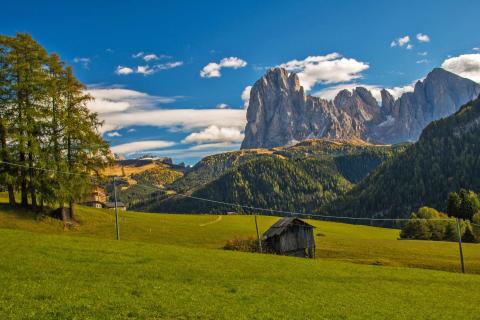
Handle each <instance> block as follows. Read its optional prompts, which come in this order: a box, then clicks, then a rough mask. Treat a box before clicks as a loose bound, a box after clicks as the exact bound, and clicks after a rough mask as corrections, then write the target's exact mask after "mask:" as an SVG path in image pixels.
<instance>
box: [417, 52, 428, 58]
mask: <svg viewBox="0 0 480 320" xmlns="http://www.w3.org/2000/svg"><path fill="white" fill-rule="evenodd" d="M418 55H419V56H422V57H425V56H427V55H428V52H427V51H423V52H419V53H418Z"/></svg>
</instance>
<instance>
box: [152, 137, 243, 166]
mask: <svg viewBox="0 0 480 320" xmlns="http://www.w3.org/2000/svg"><path fill="white" fill-rule="evenodd" d="M238 149H240V143H226V142H220V143H207V144H199V145H193V146H191V147H188V148H181V149H166V150H161V151H153V152H152V151H149V152H148V153H149V154H157V155H159V156H164V157H171V158H174V159H175V162H180V161H186V162H187V163H192V160H197V159H198V158H203V157H205V156H209V155H212V154H217V153H223V152H228V151H237V150H238ZM145 153H147V152H145Z"/></svg>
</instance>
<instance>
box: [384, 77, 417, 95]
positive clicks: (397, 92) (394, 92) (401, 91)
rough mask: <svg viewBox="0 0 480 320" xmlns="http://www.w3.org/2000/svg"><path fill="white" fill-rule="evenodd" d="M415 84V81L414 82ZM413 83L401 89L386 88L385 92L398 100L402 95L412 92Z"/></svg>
mask: <svg viewBox="0 0 480 320" xmlns="http://www.w3.org/2000/svg"><path fill="white" fill-rule="evenodd" d="M415 82H416V81H415ZM415 82H414V83H412V84H407V85H406V86H403V87H393V88H387V89H386V90H387V91H388V92H390V94H391V95H392V96H393V97H394V98H395V99H398V98H400V97H401V96H402V94H404V93H406V92H413V89H414V88H415Z"/></svg>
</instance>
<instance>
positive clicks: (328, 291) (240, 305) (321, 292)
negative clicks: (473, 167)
mask: <svg viewBox="0 0 480 320" xmlns="http://www.w3.org/2000/svg"><path fill="white" fill-rule="evenodd" d="M77 217H78V220H79V222H80V224H79V225H78V226H76V227H74V228H70V229H64V228H63V225H62V224H61V223H60V222H59V221H56V220H54V219H50V218H42V219H35V217H34V215H32V214H31V213H28V212H21V211H12V210H9V209H7V208H6V207H1V209H0V250H1V255H2V259H0V270H1V272H0V287H1V288H2V290H1V291H0V318H1V319H128V318H133V319H314V318H319V319H347V318H348V319H365V318H368V319H385V318H389V319H452V318H457V319H478V317H479V313H478V305H479V303H480V295H479V293H480V290H479V289H478V288H479V287H480V276H479V275H478V274H475V273H480V245H476V244H466V245H465V246H464V251H465V262H466V268H467V272H469V273H474V274H465V275H464V274H460V273H458V270H459V265H458V246H457V244H455V243H446V242H430V241H405V240H397V238H398V234H399V232H398V230H393V229H383V228H375V227H368V226H355V225H348V224H342V223H333V222H322V221H309V222H311V223H313V224H314V225H315V226H316V230H315V234H316V235H317V236H316V242H317V257H318V258H317V259H315V260H308V259H300V258H291V257H282V256H274V255H265V254H253V253H242V252H232V251H226V250H221V248H222V247H223V245H224V244H225V243H226V241H227V240H228V239H232V238H234V237H246V236H253V235H255V224H254V219H253V217H252V216H221V217H219V216H212V215H169V214H147V213H135V212H120V217H121V219H120V222H121V224H120V234H121V241H116V240H114V234H115V233H114V212H113V211H112V210H103V209H92V208H86V207H78V210H77ZM276 219H278V218H276V217H263V216H259V217H258V222H259V227H260V229H261V231H264V230H266V229H267V228H268V227H269V226H270V225H271V224H272V223H274V222H275V221H276ZM422 268H423V269H422ZM426 269H438V270H426Z"/></svg>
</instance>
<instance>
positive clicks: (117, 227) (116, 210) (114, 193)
mask: <svg viewBox="0 0 480 320" xmlns="http://www.w3.org/2000/svg"><path fill="white" fill-rule="evenodd" d="M115 178H116V177H113V196H114V198H115V231H116V233H117V240H120V227H119V225H118V207H117V185H116V179H115Z"/></svg>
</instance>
